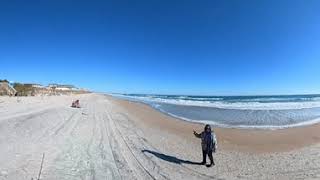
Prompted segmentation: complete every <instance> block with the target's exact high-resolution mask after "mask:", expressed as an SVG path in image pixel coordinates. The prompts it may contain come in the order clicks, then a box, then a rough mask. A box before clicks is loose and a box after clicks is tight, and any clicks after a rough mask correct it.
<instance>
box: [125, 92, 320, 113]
mask: <svg viewBox="0 0 320 180" xmlns="http://www.w3.org/2000/svg"><path fill="white" fill-rule="evenodd" d="M123 97H125V98H130V99H135V100H138V101H145V102H153V103H168V104H175V105H183V106H200V107H214V108H221V109H243V110H285V109H305V108H317V107H320V97H313V98H287V99H286V100H283V99H284V98H252V99H242V100H236V98H235V99H233V100H226V101H223V100H221V99H223V98H215V100H214V101H212V100H211V99H210V98H202V99H201V100H200V101H199V98H194V99H187V100H186V99H185V98H181V97H180V98H177V97H175V98H163V97H159V96H126V95H124V96H123ZM196 99H197V100H196ZM218 99H220V100H218ZM294 99H295V100H294Z"/></svg>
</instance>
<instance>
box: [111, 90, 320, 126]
mask: <svg viewBox="0 0 320 180" xmlns="http://www.w3.org/2000/svg"><path fill="white" fill-rule="evenodd" d="M117 96H118V97H121V98H125V99H128V100H132V101H139V102H143V103H146V104H148V105H150V106H152V107H153V108H155V109H157V110H159V111H161V112H163V113H166V114H169V115H171V116H174V117H178V118H180V119H184V120H188V121H198V122H203V123H210V124H214V125H216V126H222V127H235V128H267V129H277V128H287V127H295V126H303V125H309V124H314V123H317V122H319V121H320V95H284V96H283V95H277V96H185V95H141V94H125V95H117Z"/></svg>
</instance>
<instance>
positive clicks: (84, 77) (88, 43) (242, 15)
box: [0, 0, 320, 95]
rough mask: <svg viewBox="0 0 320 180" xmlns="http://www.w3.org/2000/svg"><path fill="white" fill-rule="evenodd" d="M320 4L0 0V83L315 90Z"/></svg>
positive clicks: (188, 90)
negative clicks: (3, 80) (2, 80)
mask: <svg viewBox="0 0 320 180" xmlns="http://www.w3.org/2000/svg"><path fill="white" fill-rule="evenodd" d="M319 9H320V1H319V0H300V1H296V0H288V1H286V0H274V1H273V0H266V1H263V0H252V1H248V0H241V1H240V0H230V1H228V0H227V1H226V0H221V1H214V0H208V1H199V0H195V1H190V0H186V1H182V0H177V1H175V0H146V1H144V0H136V1H134V0H127V1H123V0H114V1H111V0H104V1H92V0H90V1H80V0H75V1H69V0H61V1H59V0H52V1H51V0H38V1H33V0H28V1H25V0H21V1H15V0H2V1H0V23H1V24H0V79H2V78H7V79H9V80H13V81H20V82H37V83H43V84H46V83H50V82H57V83H68V84H75V85H77V86H81V87H86V88H90V89H92V90H95V91H100V92H120V93H162V94H199V95H208V94H211V95H247V94H300V93H320V10H319Z"/></svg>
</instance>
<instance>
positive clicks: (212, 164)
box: [206, 162, 214, 168]
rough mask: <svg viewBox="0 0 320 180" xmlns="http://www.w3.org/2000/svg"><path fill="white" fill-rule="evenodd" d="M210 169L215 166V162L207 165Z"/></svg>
mask: <svg viewBox="0 0 320 180" xmlns="http://www.w3.org/2000/svg"><path fill="white" fill-rule="evenodd" d="M206 166H207V167H208V168H209V167H212V166H214V162H212V163H210V164H208V165H206Z"/></svg>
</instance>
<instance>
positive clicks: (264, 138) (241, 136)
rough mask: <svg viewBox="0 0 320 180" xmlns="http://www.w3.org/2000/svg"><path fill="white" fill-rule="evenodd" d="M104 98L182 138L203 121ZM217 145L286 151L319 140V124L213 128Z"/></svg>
mask: <svg viewBox="0 0 320 180" xmlns="http://www.w3.org/2000/svg"><path fill="white" fill-rule="evenodd" d="M106 97H107V98H108V99H110V100H111V101H114V102H115V103H117V104H119V105H120V106H121V107H124V108H125V109H126V110H127V111H128V112H129V113H130V114H134V115H135V116H137V119H138V120H139V121H141V122H140V123H144V124H145V125H147V126H149V127H150V128H158V129H163V130H166V131H168V132H170V133H173V134H176V135H178V136H180V137H182V138H188V139H189V138H193V135H192V131H193V129H194V130H197V131H201V130H202V128H203V125H204V124H203V123H201V122H190V121H187V120H183V119H179V118H176V117H174V116H171V115H168V114H166V113H163V112H161V111H159V110H156V109H154V108H152V107H150V106H149V105H147V104H144V103H141V102H133V101H129V100H125V99H121V98H117V97H113V96H110V95H106ZM213 129H214V130H215V132H216V134H217V136H218V143H219V148H221V149H222V150H227V151H238V150H239V151H241V152H253V153H275V152H288V151H292V150H296V149H300V148H303V147H307V146H312V145H315V144H319V143H320V133H318V132H320V123H316V124H313V125H306V126H299V127H290V128H285V129H274V130H271V129H241V128H222V127H213ZM191 140H192V139H191Z"/></svg>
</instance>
